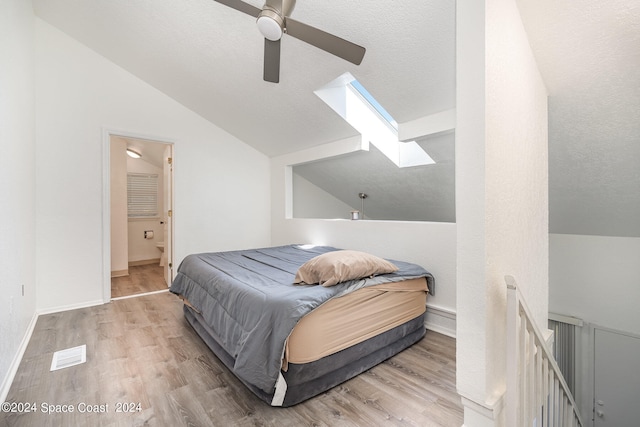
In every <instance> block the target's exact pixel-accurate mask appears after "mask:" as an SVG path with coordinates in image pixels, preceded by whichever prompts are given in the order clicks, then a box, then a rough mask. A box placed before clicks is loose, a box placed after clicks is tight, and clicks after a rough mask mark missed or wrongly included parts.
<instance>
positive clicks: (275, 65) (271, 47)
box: [263, 39, 280, 83]
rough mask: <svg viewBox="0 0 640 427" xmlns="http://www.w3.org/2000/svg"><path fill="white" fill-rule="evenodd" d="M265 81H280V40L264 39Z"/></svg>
mask: <svg viewBox="0 0 640 427" xmlns="http://www.w3.org/2000/svg"><path fill="white" fill-rule="evenodd" d="M263 78H264V80H265V81H267V82H272V83H278V82H279V81H280V40H276V41H271V40H268V39H264V74H263Z"/></svg>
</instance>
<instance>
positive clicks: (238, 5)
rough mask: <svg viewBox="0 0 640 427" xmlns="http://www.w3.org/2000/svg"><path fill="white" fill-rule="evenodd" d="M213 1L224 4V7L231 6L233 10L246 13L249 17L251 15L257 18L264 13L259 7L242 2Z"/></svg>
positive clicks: (232, 0)
mask: <svg viewBox="0 0 640 427" xmlns="http://www.w3.org/2000/svg"><path fill="white" fill-rule="evenodd" d="M213 1H215V2H218V3H222V4H223V5H225V6H229V7H230V8H232V9H235V10H239V11H240V12H243V13H246V14H247V15H251V16H253V17H254V18H257V17H258V14H260V12H262V9H258V8H257V7H255V6H252V5H250V4H248V3H245V2H243V1H240V0H213Z"/></svg>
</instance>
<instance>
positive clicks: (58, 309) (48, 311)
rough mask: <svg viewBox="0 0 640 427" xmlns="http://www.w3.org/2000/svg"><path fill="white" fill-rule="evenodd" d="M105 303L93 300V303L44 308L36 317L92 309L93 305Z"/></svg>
mask: <svg viewBox="0 0 640 427" xmlns="http://www.w3.org/2000/svg"><path fill="white" fill-rule="evenodd" d="M104 303H105V302H104V301H103V300H101V299H100V300H95V301H87V302H82V303H79V304H70V305H61V306H58V307H51V308H45V309H43V310H38V315H40V316H42V315H43V314H52V313H60V312H61V311H69V310H76V309H78V308H87V307H93V306H95V305H102V304H104Z"/></svg>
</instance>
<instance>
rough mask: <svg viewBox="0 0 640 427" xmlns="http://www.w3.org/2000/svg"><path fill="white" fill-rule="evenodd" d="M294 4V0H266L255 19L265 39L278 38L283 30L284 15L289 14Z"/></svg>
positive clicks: (272, 39) (275, 39)
mask: <svg viewBox="0 0 640 427" xmlns="http://www.w3.org/2000/svg"><path fill="white" fill-rule="evenodd" d="M295 5H296V1H295V0H282V1H277V0H275V1H274V0H271V1H269V0H267V2H266V3H265V5H264V7H263V8H262V11H261V12H260V14H259V15H258V19H257V21H256V22H257V24H258V29H259V30H260V32H261V33H262V35H263V36H264V38H265V39H267V40H271V41H277V40H280V38H281V37H282V34H283V33H284V31H285V17H287V16H289V14H290V13H291V12H292V11H293V7H294V6H295Z"/></svg>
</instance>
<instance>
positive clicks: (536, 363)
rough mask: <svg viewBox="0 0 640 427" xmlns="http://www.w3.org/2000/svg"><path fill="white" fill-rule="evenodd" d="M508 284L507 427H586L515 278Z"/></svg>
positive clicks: (508, 277)
mask: <svg viewBox="0 0 640 427" xmlns="http://www.w3.org/2000/svg"><path fill="white" fill-rule="evenodd" d="M505 281H506V282H507V319H508V320H507V394H506V416H507V425H509V426H518V427H532V426H538V427H540V426H550V427H566V426H576V427H582V426H584V423H583V422H582V418H581V417H580V412H579V411H578V408H577V406H576V402H575V400H574V398H573V395H572V394H571V390H570V389H569V387H568V386H567V383H566V381H565V379H564V377H563V376H562V373H561V372H560V368H559V367H558V364H557V363H556V361H555V359H554V358H553V354H552V353H551V350H549V348H548V347H547V344H546V343H545V341H544V338H543V336H542V333H541V332H540V330H539V329H538V327H537V326H536V324H535V323H534V322H533V320H532V316H531V312H530V311H529V308H528V307H527V304H526V302H525V301H524V300H523V299H522V296H521V294H520V292H519V290H518V288H517V285H516V281H515V279H514V278H513V277H512V276H506V277H505Z"/></svg>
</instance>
